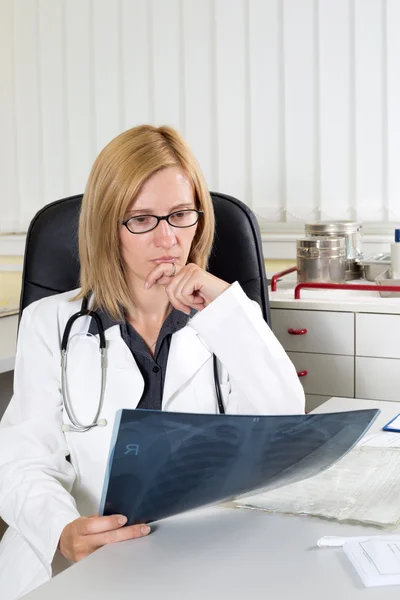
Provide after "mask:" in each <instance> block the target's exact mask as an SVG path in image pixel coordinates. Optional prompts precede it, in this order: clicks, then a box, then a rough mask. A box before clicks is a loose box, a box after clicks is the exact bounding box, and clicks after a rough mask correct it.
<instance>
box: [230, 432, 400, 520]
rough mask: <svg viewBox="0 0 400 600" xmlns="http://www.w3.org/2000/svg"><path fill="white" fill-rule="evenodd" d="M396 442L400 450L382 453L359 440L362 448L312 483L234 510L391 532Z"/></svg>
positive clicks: (398, 506)
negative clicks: (332, 521) (306, 517)
mask: <svg viewBox="0 0 400 600" xmlns="http://www.w3.org/2000/svg"><path fill="white" fill-rule="evenodd" d="M388 435H391V434H388ZM398 435H399V434H398ZM373 437H374V436H373V434H372V435H371V436H370V442H371V443H374V442H373ZM378 441H379V440H378ZM393 442H394V440H393ZM398 442H399V447H382V446H373V445H372V446H371V445H367V444H366V443H365V440H364V445H362V446H361V447H360V446H357V447H355V448H354V449H353V450H352V451H351V452H349V453H348V454H347V455H346V456H344V457H343V458H342V459H341V460H340V461H338V462H337V463H336V464H335V465H333V466H332V467H330V468H329V469H327V470H326V471H325V472H323V473H321V474H319V475H316V476H315V477H311V478H310V479H307V480H304V481H301V482H298V483H294V484H291V485H288V486H285V487H282V488H279V489H277V490H273V491H271V492H266V493H263V494H258V495H254V496H248V497H246V498H242V499H240V500H237V501H236V502H235V504H236V505H237V506H241V507H249V508H250V507H253V508H259V509H261V510H266V511H270V512H282V513H291V514H307V515H314V516H318V517H324V518H328V519H336V520H338V521H349V522H360V523H368V524H374V525H379V526H381V527H393V526H395V525H397V524H398V523H399V522H400V438H399V440H398ZM375 443H377V441H376V439H375Z"/></svg>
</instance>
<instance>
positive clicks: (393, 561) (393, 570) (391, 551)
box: [343, 540, 400, 587]
mask: <svg viewBox="0 0 400 600" xmlns="http://www.w3.org/2000/svg"><path fill="white" fill-rule="evenodd" d="M343 550H344V552H345V554H346V556H347V557H348V559H349V560H350V562H351V563H352V565H353V567H354V568H355V570H356V571H357V573H358V574H359V576H360V578H361V580H362V582H363V583H364V585H366V586H367V587H372V586H379V585H399V584H400V541H393V542H389V541H382V540H368V541H366V542H347V543H346V544H345V545H344V546H343Z"/></svg>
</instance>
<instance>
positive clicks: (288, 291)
mask: <svg viewBox="0 0 400 600" xmlns="http://www.w3.org/2000/svg"><path fill="white" fill-rule="evenodd" d="M348 283H354V284H355V285H360V284H368V285H374V284H373V283H371V282H370V281H365V280H355V281H349V282H348ZM296 284H297V279H296V274H295V273H293V274H290V275H288V276H286V277H284V278H282V280H281V281H278V283H277V291H276V292H271V288H270V289H269V297H270V303H271V308H289V309H299V308H301V309H305V310H328V311H340V312H367V313H387V314H400V297H399V298H396V297H391V298H382V297H381V296H380V295H379V292H378V291H376V292H375V291H371V292H366V291H357V290H307V289H302V290H301V297H300V299H299V300H295V299H294V288H295V287H296Z"/></svg>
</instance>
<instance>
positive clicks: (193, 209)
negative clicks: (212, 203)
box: [122, 208, 204, 235]
mask: <svg viewBox="0 0 400 600" xmlns="http://www.w3.org/2000/svg"><path fill="white" fill-rule="evenodd" d="M183 212H195V213H197V220H196V221H195V222H194V223H192V224H191V225H174V224H173V223H171V222H170V220H169V219H170V217H172V216H173V215H177V214H179V213H183ZM202 215H204V211H203V210H197V209H196V208H186V209H184V210H175V211H174V212H172V213H170V214H169V215H164V216H163V217H157V215H137V216H134V217H129V219H126V220H125V221H122V225H125V227H126V228H127V230H128V231H129V233H131V234H132V235H142V234H143V233H149V231H153V230H154V229H156V227H158V226H159V224H160V221H167V223H168V225H171V227H176V228H177V229H187V228H188V227H194V226H195V225H196V224H197V223H198V222H199V219H200V217H201V216H202ZM137 217H153V218H154V219H157V223H156V224H155V225H154V227H152V228H151V229H146V231H131V230H130V229H129V227H128V223H129V221H131V220H132V219H136V218H137Z"/></svg>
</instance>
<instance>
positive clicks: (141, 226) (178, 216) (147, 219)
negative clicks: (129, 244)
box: [122, 209, 204, 233]
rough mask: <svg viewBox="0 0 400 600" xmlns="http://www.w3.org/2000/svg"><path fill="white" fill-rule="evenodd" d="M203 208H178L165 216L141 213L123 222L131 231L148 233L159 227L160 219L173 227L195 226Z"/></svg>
mask: <svg viewBox="0 0 400 600" xmlns="http://www.w3.org/2000/svg"><path fill="white" fill-rule="evenodd" d="M203 214H204V213H203V211H202V210H195V209H193V210H178V211H176V212H173V213H170V214H169V215H165V216H164V217H156V215H139V216H138V217H130V218H129V219H126V221H123V222H122V225H125V227H126V228H127V230H128V231H130V233H147V232H148V231H152V230H153V229H155V228H156V227H157V225H158V224H159V222H160V221H167V223H169V225H172V227H179V228H181V229H183V228H184V227H193V226H194V225H196V223H197V221H198V220H199V218H200V217H201V216H202V215H203Z"/></svg>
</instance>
